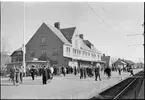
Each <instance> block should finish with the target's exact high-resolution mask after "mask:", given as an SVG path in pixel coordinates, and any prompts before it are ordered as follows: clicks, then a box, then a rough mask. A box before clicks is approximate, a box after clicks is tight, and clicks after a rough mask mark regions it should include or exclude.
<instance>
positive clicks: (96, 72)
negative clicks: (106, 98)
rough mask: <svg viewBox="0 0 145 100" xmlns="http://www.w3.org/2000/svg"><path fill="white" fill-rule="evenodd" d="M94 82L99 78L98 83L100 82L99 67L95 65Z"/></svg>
mask: <svg viewBox="0 0 145 100" xmlns="http://www.w3.org/2000/svg"><path fill="white" fill-rule="evenodd" d="M94 71H95V81H97V78H98V77H99V79H100V81H101V78H100V66H99V65H97V66H95V70H94Z"/></svg>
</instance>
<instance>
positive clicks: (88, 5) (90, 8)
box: [84, 1, 116, 33]
mask: <svg viewBox="0 0 145 100" xmlns="http://www.w3.org/2000/svg"><path fill="white" fill-rule="evenodd" d="M84 2H85V1H84ZM85 4H86V5H87V6H88V7H89V8H90V9H91V10H92V11H93V12H94V14H95V15H96V16H98V17H99V18H100V19H101V20H102V21H103V22H104V23H105V24H106V25H107V26H108V27H109V28H110V29H111V30H112V31H113V32H114V30H113V29H112V27H111V26H110V25H109V24H108V23H107V22H106V21H105V20H104V19H103V18H102V17H101V16H100V15H99V14H97V13H96V12H95V10H94V9H93V8H92V7H91V6H90V5H89V4H88V3H87V2H85ZM115 33H116V32H115Z"/></svg>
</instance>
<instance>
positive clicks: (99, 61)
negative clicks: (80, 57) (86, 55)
mask: <svg viewBox="0 0 145 100" xmlns="http://www.w3.org/2000/svg"><path fill="white" fill-rule="evenodd" d="M95 62H97V63H103V64H105V63H106V62H105V61H101V60H98V61H95Z"/></svg>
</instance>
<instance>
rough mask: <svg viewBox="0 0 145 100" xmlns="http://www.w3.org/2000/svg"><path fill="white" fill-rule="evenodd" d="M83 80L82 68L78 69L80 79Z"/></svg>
mask: <svg viewBox="0 0 145 100" xmlns="http://www.w3.org/2000/svg"><path fill="white" fill-rule="evenodd" d="M82 78H83V66H81V67H80V79H82Z"/></svg>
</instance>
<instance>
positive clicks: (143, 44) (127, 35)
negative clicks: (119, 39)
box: [127, 22, 145, 46]
mask: <svg viewBox="0 0 145 100" xmlns="http://www.w3.org/2000/svg"><path fill="white" fill-rule="evenodd" d="M144 24H145V22H143V24H142V27H143V28H144ZM144 33H145V32H143V34H128V35H127V36H136V35H143V37H144ZM139 45H142V44H134V45H129V46H139ZM143 46H144V44H143Z"/></svg>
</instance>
